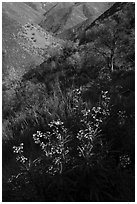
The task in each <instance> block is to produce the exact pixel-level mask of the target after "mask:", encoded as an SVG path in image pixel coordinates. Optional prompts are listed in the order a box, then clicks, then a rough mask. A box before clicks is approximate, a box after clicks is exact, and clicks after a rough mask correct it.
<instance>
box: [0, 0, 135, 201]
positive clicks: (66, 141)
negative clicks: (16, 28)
mask: <svg viewBox="0 0 137 204" xmlns="http://www.w3.org/2000/svg"><path fill="white" fill-rule="evenodd" d="M116 5H117V4H116ZM120 5H121V4H120ZM114 6H115V4H114ZM118 6H119V4H118ZM115 7H116V6H115ZM35 9H36V8H35ZM111 12H112V9H110V13H109V15H108V13H107V14H106V17H104V16H103V17H102V18H99V19H98V20H97V21H96V23H94V25H93V26H91V27H90V26H88V27H87V29H84V30H83V31H82V32H81V33H80V34H79V35H78V34H77V35H76V37H75V42H72V41H71V40H62V42H61V43H62V44H61V46H59V47H56V46H55V47H56V48H55V47H54V46H53V47H51V48H50V49H49V50H48V52H47V51H46V52H43V56H42V58H44V62H43V63H41V64H40V65H37V66H36V65H35V64H31V65H29V66H28V67H26V68H25V70H27V71H25V72H22V73H20V72H19V70H18V69H14V67H10V68H7V67H6V64H7V61H6V60H7V59H6V57H5V52H4V51H3V53H2V54H3V70H4V69H6V74H5V75H4V76H3V98H2V99H3V106H2V111H3V115H2V118H3V124H2V128H3V141H2V159H3V172H2V174H3V188H2V191H3V201H6V202H51V201H52V202H66V201H67V202H134V201H135V49H134V44H135V25H134V24H135V5H134V3H124V4H122V6H121V7H118V9H116V10H115V12H112V13H111ZM104 14H105V13H104ZM64 35H65V34H64Z"/></svg>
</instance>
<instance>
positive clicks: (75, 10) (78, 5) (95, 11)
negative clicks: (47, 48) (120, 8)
mask: <svg viewBox="0 0 137 204" xmlns="http://www.w3.org/2000/svg"><path fill="white" fill-rule="evenodd" d="M43 4H44V5H43V8H44V9H45V11H46V12H45V14H44V16H45V18H43V19H42V21H41V23H40V26H41V27H42V28H44V29H46V30H47V31H50V32H53V33H55V34H59V33H61V32H63V31H65V30H67V29H70V28H73V27H74V26H76V25H77V24H79V23H82V22H84V21H85V20H88V19H89V18H90V19H91V21H94V20H95V19H96V18H97V17H98V16H100V15H101V14H102V13H104V11H106V10H107V9H108V8H110V7H111V6H112V5H113V2H66V3H65V2H59V3H56V2H47V3H43Z"/></svg>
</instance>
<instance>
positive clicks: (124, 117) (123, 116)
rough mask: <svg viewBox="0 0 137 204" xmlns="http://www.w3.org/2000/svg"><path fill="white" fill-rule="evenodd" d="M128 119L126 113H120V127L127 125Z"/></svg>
mask: <svg viewBox="0 0 137 204" xmlns="http://www.w3.org/2000/svg"><path fill="white" fill-rule="evenodd" d="M126 119H127V115H126V111H118V120H119V125H120V126H123V125H124V124H125V121H126Z"/></svg>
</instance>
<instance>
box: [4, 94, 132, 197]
mask: <svg viewBox="0 0 137 204" xmlns="http://www.w3.org/2000/svg"><path fill="white" fill-rule="evenodd" d="M107 95H108V93H107V92H102V100H101V101H100V103H99V104H98V106H96V107H92V109H89V108H88V107H87V105H86V104H85V103H81V102H80V95H79V92H78V90H77V91H75V93H74V96H75V97H73V98H72V100H73V109H74V113H73V122H74V121H75V124H73V126H72V123H71V121H70V123H68V119H67V121H66V120H64V121H62V120H61V119H60V118H58V119H56V120H52V121H51V122H49V123H48V125H47V127H46V129H45V131H38V130H37V132H36V133H34V134H33V135H32V138H33V142H34V144H35V145H36V146H37V145H38V146H39V147H40V148H39V151H40V153H39V154H36V155H35V156H33V157H32V156H30V155H31V154H30V155H29V156H28V155H27V154H26V153H25V146H24V144H23V143H21V144H19V145H18V146H13V150H14V153H15V154H16V162H17V164H18V174H16V175H12V176H11V178H9V179H8V183H7V185H8V188H6V189H9V190H8V191H9V198H8V199H9V200H8V199H7V200H8V201H104V200H105V201H123V199H125V200H126V199H127V200H128V197H127V198H126V197H123V192H120V188H122V186H121V185H123V184H122V183H121V185H120V186H119V183H118V182H119V179H121V180H122V179H123V176H124V175H123V174H122V177H121V176H120V171H122V168H123V167H124V168H126V167H127V166H128V165H129V164H130V157H128V156H127V155H123V156H122V155H121V157H120V165H121V167H119V168H120V169H119V171H118V173H116V169H115V168H116V166H115V165H114V163H113V160H115V157H114V156H112V154H111V146H110V144H109V143H108V141H107V139H106V137H105V135H104V133H103V128H102V127H103V125H104V124H105V122H106V120H107V119H108V118H109V117H110V110H109V107H108V105H109V97H108V96H107ZM80 104H81V105H80ZM74 116H75V117H74ZM75 128H76V129H75ZM74 130H75V131H74ZM37 155H39V156H37ZM109 155H111V157H110V156H109ZM126 161H127V162H126ZM114 166H115V168H114ZM113 168H114V169H115V170H114V169H113ZM114 174H115V177H114ZM130 179H133V178H132V176H130ZM84 183H85V184H84ZM123 187H124V186H123ZM128 190H129V189H128ZM100 192H102V193H101V194H100ZM124 193H125V192H124ZM130 194H132V192H130ZM3 195H4V193H3ZM3 197H4V196H3ZM3 199H4V200H6V198H5V197H4V198H3Z"/></svg>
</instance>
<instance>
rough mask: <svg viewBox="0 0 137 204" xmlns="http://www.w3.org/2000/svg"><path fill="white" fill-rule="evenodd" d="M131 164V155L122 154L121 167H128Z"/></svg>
mask: <svg viewBox="0 0 137 204" xmlns="http://www.w3.org/2000/svg"><path fill="white" fill-rule="evenodd" d="M130 164H131V159H130V157H129V155H122V156H120V166H121V167H123V168H126V167H127V166H128V165H130Z"/></svg>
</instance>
